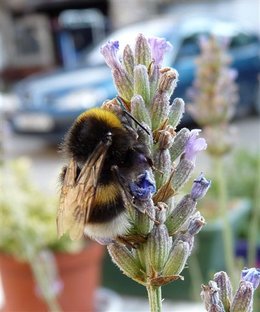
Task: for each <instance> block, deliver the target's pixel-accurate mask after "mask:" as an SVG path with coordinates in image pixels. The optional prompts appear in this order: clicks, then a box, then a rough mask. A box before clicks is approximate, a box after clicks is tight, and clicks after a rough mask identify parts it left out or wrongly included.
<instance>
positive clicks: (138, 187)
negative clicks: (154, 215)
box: [130, 170, 156, 200]
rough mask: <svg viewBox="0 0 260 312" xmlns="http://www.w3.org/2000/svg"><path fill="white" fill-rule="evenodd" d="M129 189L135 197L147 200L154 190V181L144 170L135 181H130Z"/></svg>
mask: <svg viewBox="0 0 260 312" xmlns="http://www.w3.org/2000/svg"><path fill="white" fill-rule="evenodd" d="M130 190H131V193H132V194H133V196H134V197H135V198H136V199H139V200H148V199H149V198H151V197H152V194H154V193H155V191H156V188H155V182H154V180H153V179H152V178H151V176H150V173H149V172H148V171H147V170H146V171H145V173H143V174H141V175H139V177H138V179H137V180H136V181H134V182H131V183H130Z"/></svg>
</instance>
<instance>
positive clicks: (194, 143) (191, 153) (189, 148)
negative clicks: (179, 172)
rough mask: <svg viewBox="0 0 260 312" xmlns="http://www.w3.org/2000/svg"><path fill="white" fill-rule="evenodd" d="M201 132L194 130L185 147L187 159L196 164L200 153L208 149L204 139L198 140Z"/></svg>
mask: <svg viewBox="0 0 260 312" xmlns="http://www.w3.org/2000/svg"><path fill="white" fill-rule="evenodd" d="M200 131H201V130H199V129H193V130H191V132H190V137H189V139H188V141H187V143H186V146H185V159H187V160H190V161H191V162H193V163H194V162H195V160H196V156H197V154H198V152H200V151H203V150H205V149H206V148H207V143H206V140H205V139H204V138H198V135H199V133H200Z"/></svg>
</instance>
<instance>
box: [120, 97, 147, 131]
mask: <svg viewBox="0 0 260 312" xmlns="http://www.w3.org/2000/svg"><path fill="white" fill-rule="evenodd" d="M116 100H117V101H118V103H119V105H120V107H121V108H122V110H123V112H124V113H125V114H126V115H127V116H128V117H130V118H131V119H132V120H133V121H134V122H135V123H136V124H137V125H138V126H139V127H140V128H142V129H143V130H144V131H145V132H146V133H147V134H148V135H151V134H150V132H149V131H148V130H147V129H146V128H145V127H144V126H143V125H142V124H141V123H140V122H139V121H138V120H137V119H136V118H135V117H134V116H133V115H132V114H131V113H129V112H128V111H127V110H126V109H125V106H124V104H123V103H122V100H121V98H120V97H119V96H117V97H116Z"/></svg>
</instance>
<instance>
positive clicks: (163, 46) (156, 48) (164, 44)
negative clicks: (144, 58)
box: [148, 37, 172, 66]
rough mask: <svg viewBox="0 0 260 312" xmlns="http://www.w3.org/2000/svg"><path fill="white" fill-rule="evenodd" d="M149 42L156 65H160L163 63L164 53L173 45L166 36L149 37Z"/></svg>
mask: <svg viewBox="0 0 260 312" xmlns="http://www.w3.org/2000/svg"><path fill="white" fill-rule="evenodd" d="M148 43H149V45H150V48H151V55H152V59H153V60H154V63H155V65H159V66H160V65H161V64H162V61H163V57H164V54H165V53H166V52H168V51H170V50H171V49H172V45H171V44H170V42H168V41H166V40H165V39H164V38H158V37H151V38H149V39H148Z"/></svg>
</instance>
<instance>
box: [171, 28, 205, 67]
mask: <svg viewBox="0 0 260 312" xmlns="http://www.w3.org/2000/svg"><path fill="white" fill-rule="evenodd" d="M206 35H207V34H206V33H197V34H193V35H191V36H189V37H186V38H184V39H183V41H182V44H181V46H180V48H179V51H178V55H177V57H176V62H180V61H184V60H186V59H187V58H193V57H195V56H197V55H198V54H199V53H200V47H199V38H200V37H201V36H206Z"/></svg>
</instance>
